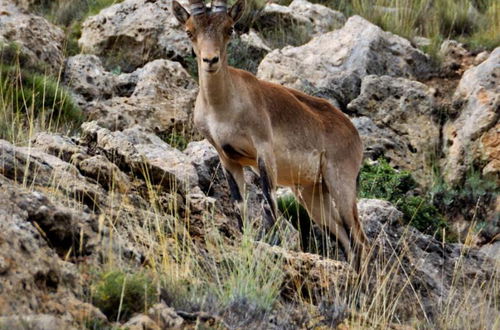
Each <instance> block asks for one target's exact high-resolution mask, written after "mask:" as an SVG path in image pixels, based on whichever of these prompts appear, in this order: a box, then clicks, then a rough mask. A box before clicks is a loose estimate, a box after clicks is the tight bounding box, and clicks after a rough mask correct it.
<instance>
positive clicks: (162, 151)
mask: <svg viewBox="0 0 500 330" xmlns="http://www.w3.org/2000/svg"><path fill="white" fill-rule="evenodd" d="M82 143H83V144H87V145H88V144H92V145H95V146H96V148H98V150H99V151H101V152H102V153H103V154H105V155H106V157H107V158H108V159H110V160H111V161H113V162H114V163H115V164H116V165H117V166H118V167H119V168H120V169H123V170H126V171H127V170H131V171H132V172H134V173H135V174H136V175H138V176H140V177H144V178H147V179H148V180H151V181H152V182H153V183H155V184H161V185H163V186H165V187H167V188H168V189H170V190H173V191H176V190H177V188H178V189H180V190H183V191H186V190H187V191H189V190H190V189H191V188H193V187H195V186H196V185H197V184H198V175H197V173H196V170H195V168H194V166H193V165H192V164H190V162H189V158H188V157H187V156H186V155H184V154H183V153H182V152H180V151H179V150H177V149H175V148H172V147H171V146H170V145H168V144H167V143H166V142H164V141H163V140H161V139H160V138H159V137H158V136H156V135H154V134H151V133H148V132H146V131H145V130H144V129H143V128H142V127H140V126H135V127H132V128H129V129H126V130H124V131H123V132H111V131H109V130H108V129H106V128H102V127H100V126H99V125H98V124H97V123H96V122H89V123H84V124H83V125H82Z"/></svg>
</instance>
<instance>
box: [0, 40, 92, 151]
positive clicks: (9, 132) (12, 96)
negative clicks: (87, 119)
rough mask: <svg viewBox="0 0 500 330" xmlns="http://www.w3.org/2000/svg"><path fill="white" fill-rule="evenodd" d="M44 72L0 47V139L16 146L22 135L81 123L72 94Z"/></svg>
mask: <svg viewBox="0 0 500 330" xmlns="http://www.w3.org/2000/svg"><path fill="white" fill-rule="evenodd" d="M45 72H46V70H45V67H44V66H43V65H42V64H39V63H34V62H32V60H31V59H29V58H27V57H25V56H24V55H23V54H22V53H21V52H20V51H19V48H18V47H16V46H15V45H14V44H5V45H0V138H2V139H7V140H9V141H11V142H15V140H17V137H18V136H20V135H23V131H32V130H33V129H34V128H43V129H46V130H62V129H64V130H73V129H75V128H76V127H78V125H79V124H80V123H81V122H82V121H83V117H84V116H83V113H82V111H81V109H80V108H79V107H78V105H77V104H76V103H75V101H74V100H73V98H72V96H71V94H70V93H69V92H68V91H67V90H66V89H65V88H64V87H63V86H62V85H61V84H60V82H59V80H58V78H57V77H53V76H50V75H48V74H46V73H45ZM21 139H22V138H21Z"/></svg>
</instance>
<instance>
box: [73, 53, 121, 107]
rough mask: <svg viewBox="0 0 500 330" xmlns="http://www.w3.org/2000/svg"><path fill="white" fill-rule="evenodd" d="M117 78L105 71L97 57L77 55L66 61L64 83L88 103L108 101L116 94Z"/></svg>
mask: <svg viewBox="0 0 500 330" xmlns="http://www.w3.org/2000/svg"><path fill="white" fill-rule="evenodd" d="M115 80H116V76H115V75H113V74H111V73H110V72H107V71H106V70H104V67H103V66H102V63H101V60H100V59H99V57H97V56H95V55H83V54H81V55H76V56H72V57H69V58H68V59H67V60H66V65H65V68H64V74H63V82H64V83H65V84H66V85H67V86H69V87H71V89H72V90H73V91H74V92H75V93H76V94H78V95H80V96H82V97H83V99H84V100H85V101H86V102H90V101H92V100H106V99H109V98H111V97H112V96H113V95H114V94H115V90H114V89H115V85H116V82H115Z"/></svg>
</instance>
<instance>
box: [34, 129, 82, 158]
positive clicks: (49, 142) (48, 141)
mask: <svg viewBox="0 0 500 330" xmlns="http://www.w3.org/2000/svg"><path fill="white" fill-rule="evenodd" d="M32 145H33V146H34V147H35V148H37V149H39V150H41V151H43V152H46V153H48V154H50V155H52V156H56V157H58V158H60V159H61V160H63V161H65V162H70V161H71V159H72V157H73V155H75V154H79V155H82V154H85V153H86V151H85V149H84V148H83V147H82V146H79V145H77V144H76V143H75V141H74V140H72V139H71V138H69V137H67V136H64V135H61V134H57V133H47V132H41V133H38V134H37V135H36V136H35V138H34V139H33V141H32Z"/></svg>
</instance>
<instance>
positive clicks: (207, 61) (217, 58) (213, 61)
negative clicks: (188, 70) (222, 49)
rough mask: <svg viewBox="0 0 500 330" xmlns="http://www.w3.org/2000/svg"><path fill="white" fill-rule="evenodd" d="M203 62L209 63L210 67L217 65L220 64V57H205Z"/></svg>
mask: <svg viewBox="0 0 500 330" xmlns="http://www.w3.org/2000/svg"><path fill="white" fill-rule="evenodd" d="M203 62H205V63H208V64H210V65H212V64H215V63H217V62H219V56H214V57H212V58H207V57H204V58H203Z"/></svg>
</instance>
